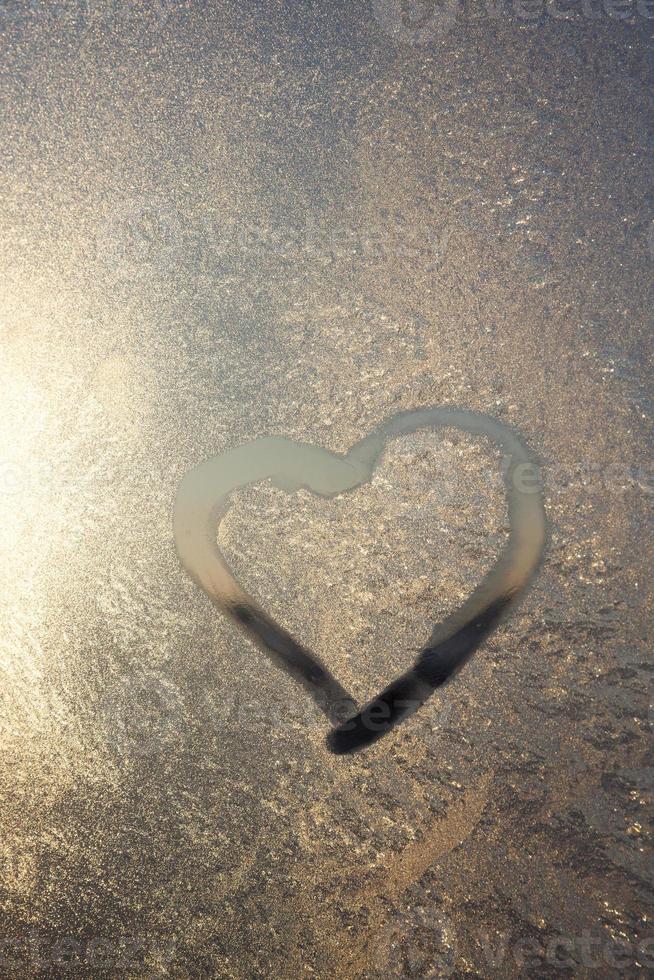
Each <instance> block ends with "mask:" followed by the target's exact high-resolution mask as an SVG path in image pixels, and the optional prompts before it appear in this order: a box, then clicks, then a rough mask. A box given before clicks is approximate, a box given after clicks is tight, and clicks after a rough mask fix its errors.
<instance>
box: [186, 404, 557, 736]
mask: <svg viewBox="0 0 654 980" xmlns="http://www.w3.org/2000/svg"><path fill="white" fill-rule="evenodd" d="M425 428H429V429H442V428H454V429H458V430H459V431H463V432H467V433H469V434H472V435H477V436H478V435H481V436H487V437H490V438H491V439H492V440H493V441H494V442H495V443H497V444H498V445H499V446H500V448H501V449H503V451H504V453H505V454H506V455H507V456H508V458H509V464H508V466H507V467H506V468H505V470H504V482H505V488H506V493H507V502H508V511H509V522H510V526H511V530H510V535H509V541H508V544H507V545H506V547H505V548H504V550H503V552H502V553H501V554H500V556H499V557H498V559H497V561H496V562H495V564H494V565H493V567H492V568H491V569H490V571H489V572H488V573H487V574H486V575H485V576H484V578H483V579H482V580H481V582H480V583H479V585H478V586H477V587H476V588H475V589H474V590H473V592H472V593H471V594H470V596H469V597H468V598H467V599H466V600H465V601H464V602H463V603H462V605H461V606H459V608H458V609H457V610H455V611H454V612H453V613H452V614H450V615H449V616H448V617H446V619H445V620H443V622H442V623H440V624H438V625H437V626H436V627H435V628H434V631H433V632H432V635H431V637H430V640H429V643H428V644H427V646H425V647H424V648H423V650H422V651H421V653H420V655H419V656H418V658H417V660H416V661H415V663H414V664H413V665H412V666H411V667H410V668H409V669H408V670H406V671H405V672H404V673H403V674H401V675H400V676H399V677H398V678H397V679H396V680H395V681H393V682H392V683H391V684H390V685H388V686H387V687H385V688H384V690H383V691H382V692H381V693H380V694H378V695H377V696H376V697H375V698H373V699H372V700H371V701H369V702H368V703H367V704H366V705H365V706H364V707H363V708H361V709H360V710H358V711H356V705H355V702H354V700H353V699H352V698H351V696H350V695H349V694H348V693H347V691H345V689H344V688H343V687H342V685H341V684H340V683H339V682H338V680H337V679H336V678H335V677H333V676H332V674H331V672H330V671H329V669H328V668H327V667H326V666H325V664H323V662H322V661H321V660H320V658H319V657H317V656H316V654H314V653H312V652H311V651H308V650H307V649H305V648H304V647H302V646H301V645H300V644H299V643H298V642H297V641H296V640H295V639H294V638H293V637H292V636H291V634H290V633H288V632H287V631H286V630H284V629H283V628H282V627H280V626H279V625H278V624H277V623H276V622H275V620H274V619H272V617H270V616H269V615H268V614H267V613H266V612H265V610H264V609H263V608H262V607H261V606H259V604H258V603H257V602H256V601H255V600H254V599H253V598H252V597H251V596H250V595H248V593H247V592H245V590H244V589H243V588H242V587H241V586H240V585H239V583H238V582H237V580H236V579H235V577H234V576H233V575H232V572H231V570H230V569H229V566H228V565H227V563H226V561H225V559H224V558H223V556H222V554H221V552H220V549H219V548H218V544H217V540H216V532H217V526H218V525H219V524H220V521H221V520H222V519H223V517H224V516H225V514H226V513H227V511H228V510H229V506H230V502H229V498H230V495H231V494H232V493H233V492H234V491H235V490H237V489H241V488H243V487H246V486H249V485H252V484H255V483H260V482H262V481H263V480H271V481H272V483H273V485H274V486H277V487H279V488H280V489H282V490H285V491H286V492H294V491H297V490H299V489H301V488H303V489H307V490H309V491H310V492H312V493H315V494H317V495H318V496H321V497H325V498H331V497H334V496H336V495H337V494H341V493H347V492H352V491H353V490H355V489H357V488H358V487H360V486H362V485H363V484H365V483H367V482H369V480H370V479H371V478H372V475H373V473H374V470H375V468H376V466H377V463H378V462H379V459H380V457H381V455H382V453H383V451H384V449H385V448H386V445H387V444H388V442H389V441H390V440H391V439H393V438H397V437H399V436H402V435H408V434H410V433H412V432H417V431H419V430H421V429H425ZM524 466H528V467H531V468H532V476H533V478H534V479H535V483H536V486H532V487H531V488H529V489H525V488H524V486H523V487H522V488H520V487H518V479H517V476H518V470H519V467H524ZM173 528H174V537H175V545H176V548H177V553H178V556H179V558H180V561H181V563H182V565H183V567H184V569H185V570H186V572H187V573H188V574H189V575H190V577H191V578H192V579H193V581H194V582H195V583H196V584H197V585H199V587H200V588H201V589H202V590H203V591H204V592H205V593H206V594H207V596H208V597H209V599H210V600H211V601H212V603H213V604H214V605H216V606H217V607H218V608H219V609H220V610H221V611H222V612H225V613H227V614H228V615H229V616H231V618H232V619H233V620H234V621H235V622H236V623H237V624H238V625H239V626H240V627H241V628H242V629H244V630H245V631H246V632H247V633H248V634H249V636H250V638H251V639H253V640H254V641H255V642H256V643H257V644H258V645H259V646H260V647H261V648H262V649H263V650H264V651H265V652H266V653H267V654H268V656H269V657H270V658H271V659H272V660H273V662H275V663H276V665H277V666H278V667H280V668H281V669H282V670H284V671H285V672H286V673H287V674H289V675H290V676H291V677H293V679H294V680H296V681H297V682H298V683H300V684H301V685H302V686H303V687H304V688H305V690H306V691H307V692H308V693H309V694H310V695H311V696H312V697H313V699H314V700H315V701H316V703H317V704H318V705H319V707H320V708H321V709H322V710H323V711H324V713H325V714H326V715H327V717H328V718H329V719H330V721H331V722H332V723H333V725H334V727H333V728H332V729H331V731H330V732H329V734H328V736H327V746H328V748H329V749H330V751H331V752H333V753H336V754H347V753H349V752H352V751H356V750H358V749H362V748H364V747H366V746H368V745H370V744H372V743H373V742H376V741H377V740H378V739H380V738H381V737H382V736H383V735H385V734H387V733H388V732H390V731H391V730H392V729H393V728H394V727H395V725H397V724H398V723H399V722H401V721H403V720H404V719H405V718H407V717H409V716H410V715H412V714H414V713H415V712H416V711H417V710H418V709H419V708H420V707H421V706H422V705H423V704H424V703H425V702H426V701H427V699H428V698H429V697H430V696H431V695H432V694H433V692H434V691H435V690H436V689H437V688H438V687H440V686H441V685H442V684H444V683H445V682H446V681H448V680H450V679H451V678H452V677H453V676H454V675H455V674H456V673H458V671H459V670H461V668H462V667H463V666H464V664H465V663H466V662H467V661H468V660H469V659H470V657H471V656H472V654H473V653H474V652H475V650H476V649H477V648H478V647H479V646H480V645H481V643H482V642H483V640H484V639H485V638H486V637H487V636H488V635H489V633H490V632H491V631H492V630H494V629H495V628H496V627H497V626H498V625H499V622H500V621H501V619H502V617H503V615H504V614H505V613H506V612H507V610H508V609H509V608H510V607H511V606H513V605H514V604H515V602H516V601H517V599H518V598H519V597H520V596H521V595H522V594H523V593H524V591H525V589H526V588H527V586H528V584H529V582H530V581H531V579H532V577H533V575H534V574H535V572H536V570H537V568H538V566H539V564H540V561H541V558H542V555H543V552H544V549H545V542H546V537H547V525H546V517H545V507H544V502H543V494H542V480H541V479H540V468H539V466H538V464H537V462H536V461H535V459H534V458H533V457H532V454H531V453H530V451H529V449H528V447H527V446H526V444H525V443H524V442H523V441H522V439H521V438H520V437H519V436H518V435H517V434H516V433H515V432H514V431H513V430H512V429H510V428H509V427H508V426H506V425H504V424H503V423H501V422H498V421H497V420H496V419H494V418H493V417H492V416H490V415H484V414H482V413H479V412H472V411H468V410H465V409H459V408H453V407H449V406H442V407H436V406H434V407H429V408H423V409H417V410H415V411H410V412H401V413H399V414H397V415H394V416H393V417H392V418H390V419H387V420H386V421H385V422H382V423H381V424H380V425H379V426H377V427H376V428H375V429H373V431H372V432H371V433H370V434H369V435H368V436H365V437H364V438H363V439H361V440H360V441H359V442H357V443H355V444H354V446H352V447H351V448H350V450H349V451H348V452H347V453H344V454H341V453H333V452H331V451H330V450H327V449H324V448H323V447H319V446H313V445H310V444H307V443H298V442H294V441H292V440H289V439H285V438H283V437H279V436H274V437H267V438H263V439H258V440H255V441H254V442H250V443H246V444H244V445H242V446H239V447H237V448H235V449H230V450H226V451H225V452H223V453H220V454H219V455H217V456H213V457H211V458H210V459H208V460H205V461H204V462H203V463H200V464H199V465H198V466H196V467H194V468H193V469H191V470H189V471H188V472H187V473H186V474H185V475H184V477H183V478H182V480H181V482H180V485H179V489H178V492H177V497H176V500H175V507H174V515H173ZM353 708H354V710H355V711H356V714H354V715H352V714H351V712H352V710H353Z"/></svg>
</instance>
